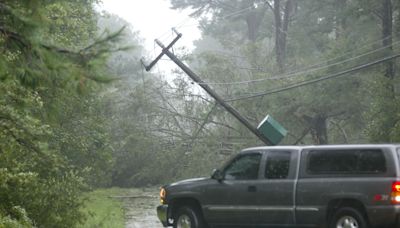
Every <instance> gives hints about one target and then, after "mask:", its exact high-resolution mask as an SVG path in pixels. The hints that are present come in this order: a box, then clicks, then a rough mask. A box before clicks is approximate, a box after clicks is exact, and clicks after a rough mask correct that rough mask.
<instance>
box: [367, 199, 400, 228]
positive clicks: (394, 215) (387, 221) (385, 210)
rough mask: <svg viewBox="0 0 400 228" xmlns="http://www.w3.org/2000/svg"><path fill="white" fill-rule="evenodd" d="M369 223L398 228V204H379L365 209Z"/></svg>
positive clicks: (399, 208) (399, 207)
mask: <svg viewBox="0 0 400 228" xmlns="http://www.w3.org/2000/svg"><path fill="white" fill-rule="evenodd" d="M367 213H368V217H369V222H370V225H371V226H373V227H375V226H386V227H391V228H392V227H393V228H400V206H399V205H395V206H393V205H391V206H379V207H370V208H369V209H367Z"/></svg>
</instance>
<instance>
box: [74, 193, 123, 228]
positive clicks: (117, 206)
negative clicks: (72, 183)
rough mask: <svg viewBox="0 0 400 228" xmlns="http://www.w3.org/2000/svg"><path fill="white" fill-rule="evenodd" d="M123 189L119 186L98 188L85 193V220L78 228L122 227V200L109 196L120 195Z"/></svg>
mask: <svg viewBox="0 0 400 228" xmlns="http://www.w3.org/2000/svg"><path fill="white" fill-rule="evenodd" d="M124 191H125V190H123V189H119V188H109V189H98V190H95V191H93V192H89V193H87V195H86V197H87V198H88V200H87V201H86V204H85V207H84V208H83V209H82V210H83V211H84V213H85V214H87V220H86V221H85V223H84V224H82V225H80V226H78V228H103V227H104V228H108V227H112V228H124V227H125V222H124V209H123V206H122V201H120V200H118V199H115V198H110V196H115V195H121V194H123V193H124Z"/></svg>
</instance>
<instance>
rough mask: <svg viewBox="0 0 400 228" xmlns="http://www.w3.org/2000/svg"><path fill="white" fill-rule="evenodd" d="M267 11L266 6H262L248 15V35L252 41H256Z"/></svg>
mask: <svg viewBox="0 0 400 228" xmlns="http://www.w3.org/2000/svg"><path fill="white" fill-rule="evenodd" d="M265 12H266V9H265V7H261V9H254V10H252V11H250V12H249V13H248V14H247V15H246V23H247V34H248V35H247V36H248V39H249V40H250V41H253V42H254V41H256V40H257V36H258V31H259V29H260V25H261V22H262V20H263V18H264V15H265Z"/></svg>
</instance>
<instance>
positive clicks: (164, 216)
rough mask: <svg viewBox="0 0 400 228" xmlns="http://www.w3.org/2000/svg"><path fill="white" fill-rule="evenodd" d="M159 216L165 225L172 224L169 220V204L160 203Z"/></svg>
mask: <svg viewBox="0 0 400 228" xmlns="http://www.w3.org/2000/svg"><path fill="white" fill-rule="evenodd" d="M157 217H158V219H159V220H160V222H161V223H162V224H163V226H164V227H167V226H168V225H171V224H169V222H168V205H160V206H158V207H157Z"/></svg>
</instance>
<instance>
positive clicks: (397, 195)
mask: <svg viewBox="0 0 400 228" xmlns="http://www.w3.org/2000/svg"><path fill="white" fill-rule="evenodd" d="M391 201H392V204H400V181H395V182H393V183H392V194H391Z"/></svg>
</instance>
